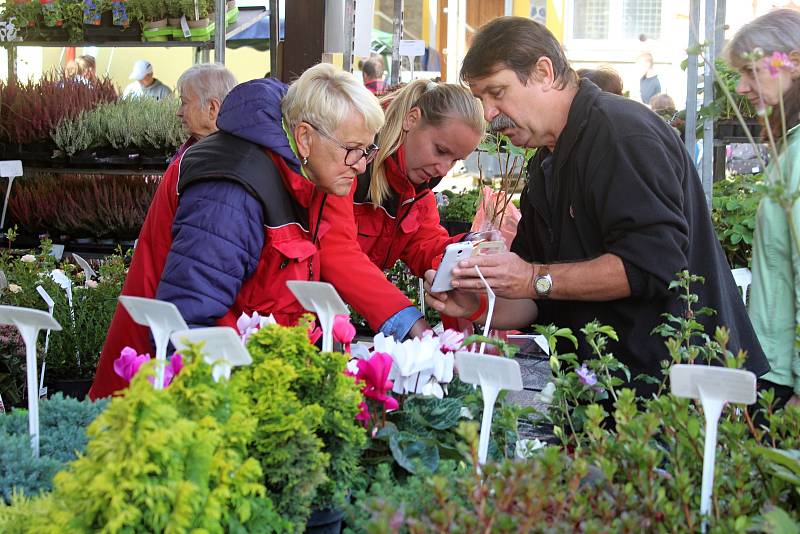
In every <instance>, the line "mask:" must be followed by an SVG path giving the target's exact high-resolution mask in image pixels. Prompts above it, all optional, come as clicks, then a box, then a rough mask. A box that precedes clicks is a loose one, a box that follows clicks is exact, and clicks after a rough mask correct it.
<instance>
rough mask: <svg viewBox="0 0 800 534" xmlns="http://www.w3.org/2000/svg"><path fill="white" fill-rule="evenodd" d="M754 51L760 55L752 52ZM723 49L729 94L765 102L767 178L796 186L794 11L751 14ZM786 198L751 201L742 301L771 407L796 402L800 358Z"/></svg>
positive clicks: (799, 144) (797, 225) (798, 255)
mask: <svg viewBox="0 0 800 534" xmlns="http://www.w3.org/2000/svg"><path fill="white" fill-rule="evenodd" d="M757 50H761V52H762V53H763V57H761V58H754V57H753V54H754V53H755V52H756V51H757ZM726 55H727V58H728V62H729V63H730V64H731V66H732V67H734V68H736V69H738V70H739V73H740V74H741V77H740V79H739V84H738V85H737V86H736V92H737V93H739V94H741V95H745V96H746V97H747V98H748V99H749V100H750V102H752V103H753V105H754V107H756V108H757V109H762V110H763V109H765V108H768V107H771V108H772V111H771V113H770V114H769V115H768V118H767V124H766V128H769V129H770V131H771V133H772V136H773V138H774V139H775V146H776V147H777V148H778V150H779V154H778V157H777V159H776V160H773V161H771V162H770V163H769V164H768V166H767V169H766V174H767V176H768V177H769V182H770V183H772V184H781V185H782V187H783V189H784V190H785V191H789V192H795V191H797V190H798V188H800V126H799V125H800V13H798V12H797V11H795V10H791V9H779V10H776V11H772V12H771V13H768V14H766V15H763V16H761V17H759V18H757V19H755V20H753V21H752V22H750V23H748V24H746V25H745V26H743V27H742V28H741V29H740V30H739V31H738V32H736V35H735V36H734V37H733V39H731V41H730V43H729V44H728V47H727V49H726ZM781 100H782V101H783V116H781V111H780V108H781ZM784 128H785V129H784ZM766 137H767V135H766V132H765V138H766ZM787 202H788V204H787V206H784V205H782V204H781V203H779V202H776V201H775V199H773V198H771V197H770V196H768V195H765V196H764V197H763V198H762V199H761V202H760V204H759V206H758V212H757V216H756V228H755V233H754V237H753V260H752V271H753V282H752V285H751V286H750V303H749V308H750V319H751V320H752V321H753V328H755V331H756V334H758V339H759V340H760V341H761V345H762V346H763V347H764V353H765V354H766V355H767V359H768V360H769V364H770V367H771V368H772V369H771V371H770V372H769V373H767V374H766V375H764V376H763V378H762V380H761V383H760V386H761V387H764V388H773V389H774V390H775V393H776V396H775V397H776V405H777V407H780V406H783V405H784V404H786V403H787V402H788V403H790V404H794V405H797V404H800V356H798V349H797V343H796V340H797V332H798V325H800V279H799V278H800V249H799V248H798V241H797V239H798V236H800V204H799V203H798V201H797V200H788V201H787ZM787 209H788V210H789V214H788V215H787ZM792 229H794V231H792Z"/></svg>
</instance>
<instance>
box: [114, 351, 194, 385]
mask: <svg viewBox="0 0 800 534" xmlns="http://www.w3.org/2000/svg"><path fill="white" fill-rule="evenodd" d="M150 360H151V357H150V355H149V354H137V353H136V349H133V348H131V347H125V348H124V349H122V351H121V352H120V355H119V358H117V359H116V360H114V372H115V373H117V375H119V376H120V377H122V378H123V379H125V380H126V381H127V382H130V381H131V380H133V377H134V376H136V373H138V372H139V369H140V368H141V367H142V365H143V364H144V363H145V362H148V361H150ZM181 369H183V358H182V357H181V355H180V354H178V353H177V352H176V353H174V354H173V355H172V356H171V357H170V361H169V363H168V364H167V365H166V366H165V367H164V387H167V386H168V385H170V384H171V383H172V380H173V379H174V378H175V377H176V376H178V374H179V373H180V372H181ZM148 380H149V381H150V383H151V384H155V377H152V376H150V377H148Z"/></svg>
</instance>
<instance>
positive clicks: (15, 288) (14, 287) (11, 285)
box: [8, 284, 22, 293]
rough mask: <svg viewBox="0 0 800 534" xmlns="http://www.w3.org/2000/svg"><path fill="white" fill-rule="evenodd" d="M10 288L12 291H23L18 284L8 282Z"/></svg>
mask: <svg viewBox="0 0 800 534" xmlns="http://www.w3.org/2000/svg"><path fill="white" fill-rule="evenodd" d="M8 290H9V291H11V292H12V293H19V292H20V291H22V287H20V286H18V285H17V284H8Z"/></svg>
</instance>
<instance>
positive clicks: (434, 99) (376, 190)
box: [353, 80, 486, 276]
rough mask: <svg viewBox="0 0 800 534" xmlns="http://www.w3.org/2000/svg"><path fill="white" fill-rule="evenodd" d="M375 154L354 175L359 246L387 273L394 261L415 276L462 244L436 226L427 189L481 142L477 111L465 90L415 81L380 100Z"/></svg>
mask: <svg viewBox="0 0 800 534" xmlns="http://www.w3.org/2000/svg"><path fill="white" fill-rule="evenodd" d="M382 104H383V107H384V109H385V110H386V112H385V113H386V123H385V125H384V127H383V129H382V130H381V132H380V135H379V140H378V141H377V144H378V145H379V146H380V149H379V150H378V155H377V156H376V158H375V161H374V162H373V163H372V164H371V166H369V167H367V171H366V172H365V173H363V174H361V175H359V176H358V183H357V188H356V191H355V196H354V206H353V211H354V215H355V223H356V226H357V227H358V243H359V245H361V248H362V250H364V252H365V253H366V254H367V256H369V258H370V260H372V262H373V263H374V264H376V265H377V266H378V267H379V268H381V269H389V268H391V267H392V266H393V265H394V263H395V262H396V261H397V260H398V259H400V260H403V262H404V263H405V264H406V265H408V267H409V268H410V269H411V271H412V272H413V273H414V274H415V275H417V276H422V275H423V274H424V273H425V271H426V270H428V269H431V268H432V267H434V266H435V265H436V264H437V263H438V259H439V258H440V256H441V254H442V252H443V251H444V248H445V247H446V246H447V245H448V244H449V243H452V242H456V241H459V240H461V238H462V237H463V235H459V236H454V237H450V236H449V235H448V233H447V231H446V230H445V229H444V228H443V227H442V226H441V225H440V224H439V213H438V210H437V207H436V200H435V198H434V194H433V192H432V191H431V189H432V188H433V187H434V186H436V184H438V183H439V181H440V180H441V178H442V177H443V176H444V175H445V174H447V172H448V171H449V170H450V169H451V168H452V167H453V165H455V163H456V162H457V161H458V160H461V159H464V158H466V157H467V156H468V155H469V154H470V153H471V152H472V151H473V150H475V147H476V146H477V145H478V143H479V142H480V140H481V137H482V136H483V133H484V131H485V128H486V124H485V122H484V119H483V107H482V106H481V103H480V101H479V100H477V99H476V98H475V97H473V96H472V94H471V93H470V92H469V90H468V89H466V88H464V87H461V86H459V85H454V84H440V83H435V82H431V81H428V80H415V81H413V82H411V83H410V84H408V85H406V86H405V87H403V88H402V89H401V90H399V91H397V92H395V93H393V94H390V95H387V96H386V97H384V99H383V100H382Z"/></svg>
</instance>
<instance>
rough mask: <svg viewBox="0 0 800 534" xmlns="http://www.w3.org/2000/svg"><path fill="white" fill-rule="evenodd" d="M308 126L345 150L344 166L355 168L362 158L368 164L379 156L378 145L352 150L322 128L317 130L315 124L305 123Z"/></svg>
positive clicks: (373, 144)
mask: <svg viewBox="0 0 800 534" xmlns="http://www.w3.org/2000/svg"><path fill="white" fill-rule="evenodd" d="M305 123H306V124H308V125H309V126H311V127H312V128H314V129H315V130H316V131H317V132H318V133H319V134H320V135H321V136H322V137H325V138H326V139H328V140H329V141H331V142H333V143H334V144H335V145H336V146H338V147H339V148H343V149H344V150H345V153H344V164H345V165H347V166H348V167H355V166H356V165H358V162H359V161H361V158H364V160H366V162H367V163H369V162H371V161H372V160H373V159H375V156H376V155H377V154H378V148H379V147H378V145H376V144H375V143H372V144H371V145H369V146H368V147H367V148H351V147H348V146H345V145H344V144H343V143H342V142H341V141H339V140H338V139H336V138H335V137H333V136H332V135H330V134H328V133H326V132H325V130H323V129H321V128H317V127H316V126H314V125H313V124H311V123H310V122H308V121H305Z"/></svg>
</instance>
